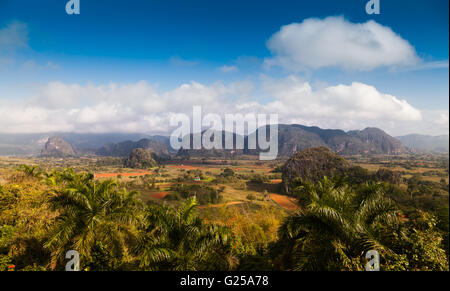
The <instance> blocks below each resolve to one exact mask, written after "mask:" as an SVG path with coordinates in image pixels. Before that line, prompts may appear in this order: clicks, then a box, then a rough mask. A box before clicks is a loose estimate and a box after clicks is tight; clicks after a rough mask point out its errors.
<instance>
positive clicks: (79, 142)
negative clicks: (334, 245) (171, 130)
mask: <svg viewBox="0 0 450 291" xmlns="http://www.w3.org/2000/svg"><path fill="white" fill-rule="evenodd" d="M261 130H267V128H266V127H261V128H259V129H258V130H257V131H255V132H253V133H251V134H250V135H248V136H244V137H243V138H244V141H245V142H244V144H245V146H244V149H243V150H205V149H202V150H190V149H185V150H180V151H178V154H182V155H190V156H197V155H199V156H204V157H208V156H221V155H222V154H224V153H230V152H233V153H234V154H250V155H254V154H258V153H259V152H260V150H259V149H256V150H253V149H249V148H248V140H249V139H250V138H255V137H256V138H257V137H258V136H259V134H260V132H261ZM222 135H223V136H224V135H225V133H224V132H222ZM53 136H57V137H59V138H61V140H62V141H64V142H67V144H68V145H70V146H71V147H72V149H73V151H74V153H76V154H77V155H84V154H91V155H101V156H121V157H122V156H127V155H128V154H129V153H130V152H131V151H132V150H133V149H136V148H144V149H149V150H151V151H153V152H154V153H156V154H158V155H161V156H169V155H171V154H176V153H177V151H175V150H174V149H172V148H171V146H170V141H169V137H168V136H163V135H156V136H151V135H147V134H138V133H133V134H124V133H118V134H115V133H108V134H93V133H92V134H91V133H89V134H82V133H49V134H0V155H40V154H42V155H44V156H49V151H48V146H49V145H47V151H44V150H45V149H46V146H45V145H46V143H48V142H49V138H51V137H53ZM190 138H191V139H192V135H191V137H190ZM235 138H236V135H234V139H235ZM61 140H59V139H56V141H57V143H60V144H62V142H61ZM448 140H449V139H448V135H447V136H438V137H433V136H425V135H408V136H401V137H392V136H390V135H389V134H387V133H386V132H384V131H383V130H381V129H378V128H366V129H364V130H353V131H347V132H346V131H343V130H339V129H322V128H319V127H315V126H313V127H309V126H303V125H298V124H291V125H286V124H280V125H279V126H278V147H279V150H278V155H279V157H289V156H291V155H292V154H294V153H295V152H297V151H301V150H303V149H306V148H311V147H319V146H324V147H327V148H329V149H331V150H332V151H334V152H336V153H339V154H341V155H354V154H391V155H395V154H402V153H409V152H412V151H414V152H417V151H432V152H439V153H442V152H448ZM224 142H225V139H224V138H223V143H224ZM51 144H56V143H55V140H54V141H53V142H52V143H50V145H51ZM69 153H70V152H69ZM53 154H55V153H53ZM53 154H51V155H53ZM55 155H56V156H57V154H55ZM65 155H66V154H63V156H65ZM70 155H71V154H70Z"/></svg>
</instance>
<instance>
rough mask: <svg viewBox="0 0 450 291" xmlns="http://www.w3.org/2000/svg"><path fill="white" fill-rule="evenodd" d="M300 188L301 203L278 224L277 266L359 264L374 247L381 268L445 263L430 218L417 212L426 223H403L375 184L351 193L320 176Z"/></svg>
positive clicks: (328, 267) (440, 266)
mask: <svg viewBox="0 0 450 291" xmlns="http://www.w3.org/2000/svg"><path fill="white" fill-rule="evenodd" d="M301 193H302V195H303V196H302V197H301V199H302V201H303V202H304V203H305V204H306V207H305V208H304V210H303V211H302V212H300V213H298V214H295V215H293V216H290V217H288V218H287V219H286V221H285V222H284V224H283V225H282V226H281V227H280V229H279V236H280V240H279V242H278V243H277V244H276V245H275V246H274V253H275V254H276V255H277V256H278V257H277V265H278V268H280V269H288V270H289V269H294V270H362V268H363V266H364V259H363V258H364V254H365V253H366V252H367V251H368V250H372V249H373V250H377V251H378V252H379V253H380V255H381V257H382V259H383V261H382V264H381V265H382V269H385V270H416V269H420V270H429V269H431V270H444V269H448V262H447V258H446V256H445V253H444V251H443V250H442V249H441V248H440V242H441V239H440V234H439V233H438V232H437V231H436V230H435V228H434V226H435V222H434V220H433V219H431V218H429V217H424V216H422V220H423V221H422V222H421V223H425V225H427V226H428V228H425V229H422V230H420V229H416V228H411V227H409V228H408V227H407V225H406V224H405V223H404V221H403V220H402V219H400V218H399V214H398V213H399V212H398V210H397V206H396V205H395V204H394V203H393V202H392V201H391V200H390V199H387V198H386V195H385V192H384V190H383V188H382V187H381V186H380V185H377V184H373V183H372V184H367V185H366V186H365V187H363V188H361V189H360V190H359V191H358V193H356V192H355V191H353V190H352V189H350V188H349V187H347V186H339V187H336V185H335V184H334V183H333V182H331V181H330V180H328V179H326V178H325V179H323V180H322V181H320V182H318V183H316V184H314V185H308V186H307V187H304V189H302V191H301ZM430 240H432V241H430Z"/></svg>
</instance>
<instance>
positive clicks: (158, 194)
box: [151, 192, 169, 199]
mask: <svg viewBox="0 0 450 291" xmlns="http://www.w3.org/2000/svg"><path fill="white" fill-rule="evenodd" d="M167 195H169V193H167V192H159V193H155V194H152V195H151V196H152V197H153V198H156V199H164V197H166V196H167Z"/></svg>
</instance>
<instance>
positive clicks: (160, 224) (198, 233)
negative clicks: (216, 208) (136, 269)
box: [134, 198, 236, 271]
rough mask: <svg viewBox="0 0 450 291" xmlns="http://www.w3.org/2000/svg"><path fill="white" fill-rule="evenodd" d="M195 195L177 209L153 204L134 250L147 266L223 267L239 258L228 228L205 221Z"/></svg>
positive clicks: (153, 267)
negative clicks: (202, 218) (197, 207)
mask: <svg viewBox="0 0 450 291" xmlns="http://www.w3.org/2000/svg"><path fill="white" fill-rule="evenodd" d="M196 206H197V201H196V199H195V198H189V199H187V200H186V202H185V204H184V205H183V206H182V207H179V208H177V209H174V208H170V207H166V206H150V207H149V208H148V210H147V212H146V218H145V221H146V227H145V229H144V230H143V231H142V232H141V234H140V236H139V238H138V242H137V245H136V247H135V249H134V252H135V254H136V255H137V256H138V257H140V268H142V269H146V270H178V271H186V270H191V271H196V270H221V269H230V268H231V267H232V266H233V265H234V264H235V263H236V262H235V259H234V257H233V256H232V255H231V252H230V250H231V247H230V242H231V241H230V232H229V229H227V228H225V227H222V226H218V225H205V224H204V223H203V222H202V220H201V219H200V218H199V217H198V216H197V215H196V213H195V208H196Z"/></svg>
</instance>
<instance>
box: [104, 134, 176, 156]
mask: <svg viewBox="0 0 450 291" xmlns="http://www.w3.org/2000/svg"><path fill="white" fill-rule="evenodd" d="M138 148H139V149H144V150H150V151H151V152H153V153H155V154H157V155H158V156H160V157H168V156H169V150H168V146H167V144H165V143H164V142H161V141H158V140H151V139H148V138H143V139H141V140H139V141H131V140H127V141H124V142H120V143H109V144H106V145H104V146H103V147H101V148H100V149H98V150H97V151H96V152H95V153H96V154H97V155H100V156H117V157H125V156H128V155H129V154H130V153H131V152H132V151H133V150H135V149H138Z"/></svg>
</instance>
